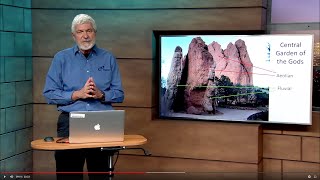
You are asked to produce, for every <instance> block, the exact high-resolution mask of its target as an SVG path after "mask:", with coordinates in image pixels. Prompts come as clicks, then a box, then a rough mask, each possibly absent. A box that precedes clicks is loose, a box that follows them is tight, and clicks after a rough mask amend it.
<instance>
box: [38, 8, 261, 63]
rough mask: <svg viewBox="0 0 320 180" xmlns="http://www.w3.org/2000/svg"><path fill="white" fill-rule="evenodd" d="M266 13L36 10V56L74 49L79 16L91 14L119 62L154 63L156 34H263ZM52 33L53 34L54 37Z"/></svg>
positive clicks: (99, 35) (257, 10)
mask: <svg viewBox="0 0 320 180" xmlns="http://www.w3.org/2000/svg"><path fill="white" fill-rule="evenodd" d="M264 12H265V10H263V9H261V8H250V9H246V8H239V9H233V8H232V9H181V10H134V11H132V10H131V11H130V10H99V11H94V10H91V11H90V10H85V11H78V10H34V11H33V13H32V16H33V18H34V19H36V20H35V21H33V32H34V34H33V36H34V39H33V55H34V56H53V55H54V54H55V53H56V52H58V51H60V50H61V49H64V48H68V47H70V46H72V45H73V40H72V37H71V33H70V32H71V30H70V26H71V22H72V19H73V17H74V16H75V15H77V14H79V13H88V14H90V15H91V16H92V17H93V18H95V20H96V23H97V26H98V32H97V44H98V46H100V47H103V48H106V49H108V50H110V51H111V52H113V53H114V54H115V56H116V57H118V58H147V59H151V58H152V49H151V48H152V41H151V39H152V30H262V28H263V23H262V18H263V17H262V14H263V13H264ZM61 14H63V16H61ZM48 19H50V21H48ZM57 27H59V28H57ZM48 30H51V31H50V36H48V35H47V31H48ZM52 37H55V38H52ZM48 43H49V44H48Z"/></svg>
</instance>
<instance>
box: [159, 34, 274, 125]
mask: <svg viewBox="0 0 320 180" xmlns="http://www.w3.org/2000/svg"><path fill="white" fill-rule="evenodd" d="M183 51H185V52H186V54H185V55H183ZM172 57H173V58H172V61H171V67H170V71H169V74H168V78H167V81H166V88H165V89H164V90H163V92H162V94H163V95H162V97H161V113H162V114H163V115H165V116H177V117H188V116H192V117H191V118H196V119H197V115H199V116H201V117H200V119H202V118H203V117H204V116H205V117H206V118H208V119H210V118H214V119H216V118H221V117H222V119H228V118H230V117H229V116H234V117H232V118H231V119H238V118H239V120H248V119H249V120H250V119H251V120H268V108H267V107H268V98H269V97H268V89H262V88H258V87H255V86H254V85H253V72H252V70H253V63H252V61H251V60H250V56H249V53H248V51H247V46H246V44H245V41H243V40H241V39H238V40H237V41H235V43H232V42H230V43H229V44H228V45H227V48H226V49H222V48H221V45H220V44H219V42H215V41H213V42H211V43H210V44H209V45H206V44H205V42H204V41H203V40H202V38H201V37H195V38H193V39H192V41H191V42H190V44H189V49H187V50H184V49H182V48H181V47H180V46H177V47H176V48H175V50H174V52H173V56H172ZM237 114H238V115H239V117H237ZM244 117H245V119H243V118H244Z"/></svg>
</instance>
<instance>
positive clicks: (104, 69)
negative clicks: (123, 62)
mask: <svg viewBox="0 0 320 180" xmlns="http://www.w3.org/2000/svg"><path fill="white" fill-rule="evenodd" d="M98 71H109V69H107V68H105V67H104V66H101V67H99V68H98Z"/></svg>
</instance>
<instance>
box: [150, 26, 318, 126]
mask: <svg viewBox="0 0 320 180" xmlns="http://www.w3.org/2000/svg"><path fill="white" fill-rule="evenodd" d="M174 35H176V36H184V35H185V36H188V35H189V36H193V35H271V34H270V33H268V32H267V31H266V30H154V31H153V38H154V39H153V41H154V42H153V46H154V47H153V52H152V54H153V61H154V62H153V71H154V74H153V75H154V76H156V77H153V79H154V80H155V81H154V82H155V83H154V84H153V85H155V87H156V89H155V95H156V96H157V97H156V106H157V108H156V109H157V111H156V118H157V119H160V120H186V121H199V122H201V121H204V122H226V123H241V124H261V125H267V124H271V125H272V124H275V125H292V126H311V125H312V109H311V110H310V111H311V112H310V114H311V121H310V123H288V122H280V121H278V122H276V121H272V122H270V121H258V120H250V121H248V120H227V119H210V120H208V119H197V118H191V117H190V118H189V117H169V116H162V115H161V113H160V112H161V97H162V96H161V85H160V82H161V37H162V36H174Z"/></svg>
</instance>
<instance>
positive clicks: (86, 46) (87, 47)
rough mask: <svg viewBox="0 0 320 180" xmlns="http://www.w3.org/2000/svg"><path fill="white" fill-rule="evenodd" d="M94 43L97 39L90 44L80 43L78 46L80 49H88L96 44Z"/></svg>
mask: <svg viewBox="0 0 320 180" xmlns="http://www.w3.org/2000/svg"><path fill="white" fill-rule="evenodd" d="M94 44H95V40H92V41H91V42H90V43H89V44H88V43H87V42H85V43H83V44H80V43H78V47H79V49H81V50H84V51H86V50H89V49H91V48H92V47H93V46H94Z"/></svg>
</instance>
